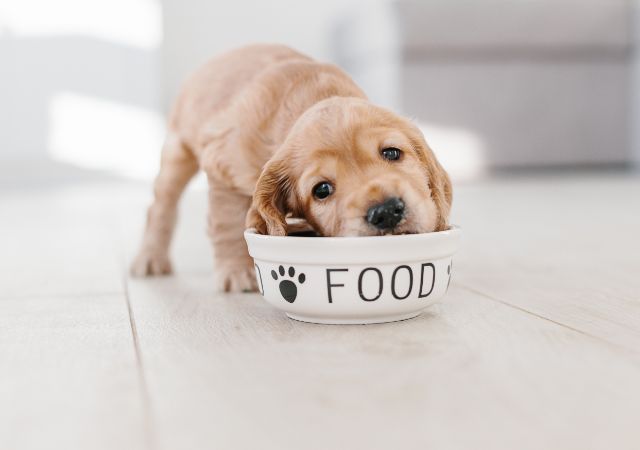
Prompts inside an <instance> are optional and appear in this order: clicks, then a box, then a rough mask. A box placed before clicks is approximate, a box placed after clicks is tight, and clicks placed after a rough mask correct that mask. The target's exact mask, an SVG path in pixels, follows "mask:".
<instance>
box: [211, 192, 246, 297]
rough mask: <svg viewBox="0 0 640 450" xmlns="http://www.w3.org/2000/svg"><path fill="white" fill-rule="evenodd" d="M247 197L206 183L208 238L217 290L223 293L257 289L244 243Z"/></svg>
mask: <svg viewBox="0 0 640 450" xmlns="http://www.w3.org/2000/svg"><path fill="white" fill-rule="evenodd" d="M249 206H251V197H248V196H246V195H242V194H238V193H236V192H232V191H231V190H229V189H225V188H223V187H219V186H216V185H215V184H214V182H213V181H212V180H210V181H209V227H208V228H209V236H210V237H211V242H212V244H213V252H214V259H215V271H216V274H217V282H218V288H219V289H220V290H223V291H225V292H242V291H245V292H246V291H256V290H257V289H258V286H257V282H256V276H255V271H254V267H253V260H252V259H251V257H250V256H249V253H248V252H247V244H246V243H245V241H244V236H243V232H244V229H245V226H244V225H245V217H246V215H247V211H248V210H249Z"/></svg>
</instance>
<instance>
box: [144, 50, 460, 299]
mask: <svg viewBox="0 0 640 450" xmlns="http://www.w3.org/2000/svg"><path fill="white" fill-rule="evenodd" d="M198 168H201V169H202V170H204V172H205V173H206V175H207V177H208V182H209V218H208V231H209V234H210V237H211V241H212V243H213V247H214V254H215V267H216V271H217V273H218V276H219V287H220V288H221V289H223V290H224V291H253V290H256V279H255V276H254V269H253V263H252V261H251V258H250V257H249V254H248V253H247V248H246V245H245V242H244V238H243V231H244V229H245V228H246V227H255V228H256V229H257V230H258V232H260V233H263V234H270V235H276V236H283V235H286V234H287V222H286V218H288V217H297V218H302V219H304V220H306V222H307V223H308V224H309V225H310V226H311V227H313V229H314V230H315V231H316V232H317V233H318V234H319V235H321V236H365V235H383V234H401V233H426V232H431V231H439V230H444V229H446V228H447V226H448V225H447V219H448V215H449V210H450V207H451V183H450V181H449V177H448V176H447V173H446V172H445V171H444V170H443V169H442V167H441V166H440V164H439V163H438V161H437V160H436V158H435V156H434V154H433V152H432V151H431V149H430V148H429V146H428V145H427V143H426V142H425V139H424V137H423V136H422V133H421V132H420V131H419V130H418V128H416V126H415V125H413V124H412V123H411V122H410V121H408V120H407V119H405V118H402V117H400V116H398V115H396V114H394V113H392V112H390V111H388V110H386V109H383V108H380V107H378V106H375V105H373V104H371V103H369V102H368V101H367V98H366V96H365V94H364V93H363V92H362V90H360V88H359V87H358V86H357V85H356V84H355V83H354V82H353V81H352V80H351V79H350V78H349V76H348V75H346V74H345V73H344V72H343V71H342V70H340V69H339V68H338V67H336V66H333V65H331V64H324V63H320V62H317V61H314V60H312V59H311V58H309V57H307V56H305V55H303V54H300V53H298V52H296V51H295V50H292V49H290V48H287V47H284V46H276V45H254V46H249V47H245V48H241V49H238V50H234V51H231V52H230V53H227V54H225V55H223V56H220V57H218V58H216V59H213V60H212V61H210V62H209V63H207V64H206V65H205V66H203V67H202V68H201V69H199V70H198V71H197V72H195V73H194V74H193V75H192V76H191V77H190V78H189V79H188V80H187V81H186V82H185V84H184V87H183V89H182V92H181V93H180V95H179V97H178V99H177V101H176V103H175V106H174V108H173V111H172V112H171V114H170V118H169V122H168V135H167V139H166V143H165V145H164V148H163V152H162V161H161V168H160V173H159V174H158V176H157V178H156V181H155V186H154V194H155V199H154V201H153V204H152V205H151V207H150V208H149V211H148V215H147V224H146V230H145V234H144V239H143V242H142V247H141V249H140V252H139V254H138V256H137V257H136V258H135V261H134V262H133V265H132V273H133V274H134V275H137V276H146V275H162V274H168V273H170V272H171V264H170V262H169V255H168V253H169V244H170V241H171V236H172V234H173V229H174V225H175V222H176V207H177V203H178V200H179V198H180V195H181V193H182V191H183V189H184V188H185V186H186V185H187V183H188V181H189V180H190V179H191V177H193V175H194V174H195V173H196V172H197V170H198Z"/></svg>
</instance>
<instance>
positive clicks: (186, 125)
mask: <svg viewBox="0 0 640 450" xmlns="http://www.w3.org/2000/svg"><path fill="white" fill-rule="evenodd" d="M287 61H292V62H293V61H312V59H311V58H309V57H308V56H306V55H303V54H302V53H299V52H297V51H295V50H293V49H291V48H289V47H286V46H284V45H272V44H255V45H250V46H246V47H241V48H238V49H235V50H232V51H230V52H227V53H225V54H222V55H220V56H217V57H215V58H213V59H211V60H210V61H208V62H207V63H205V64H204V65H203V66H201V67H200V68H199V69H197V70H196V71H195V72H193V73H192V74H191V76H189V77H188V78H187V79H186V80H185V81H184V83H183V85H182V89H181V91H180V93H179V95H178V98H177V99H176V102H175V104H174V107H173V109H172V111H171V113H170V116H169V128H170V129H171V130H172V131H174V132H177V133H178V134H179V135H180V136H181V138H182V139H183V140H184V142H185V143H187V144H189V146H190V147H192V148H193V147H194V146H195V144H196V143H195V141H196V140H197V137H198V133H199V131H200V126H201V125H202V124H203V123H206V122H207V121H208V120H209V118H212V117H214V116H215V115H217V114H219V113H221V112H223V111H224V110H225V109H226V108H228V107H229V105H230V103H231V101H232V99H233V98H234V97H235V96H237V94H238V93H239V92H241V91H242V90H243V89H244V88H245V87H246V86H247V85H249V84H250V83H251V81H252V80H254V79H255V78H256V77H258V76H259V75H260V74H261V73H262V72H263V71H264V70H267V69H268V68H269V67H272V66H273V65H274V64H278V63H282V62H287Z"/></svg>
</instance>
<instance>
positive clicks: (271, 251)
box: [244, 225, 461, 265]
mask: <svg viewBox="0 0 640 450" xmlns="http://www.w3.org/2000/svg"><path fill="white" fill-rule="evenodd" d="M244 237H245V240H246V242H247V246H248V249H249V254H250V255H251V256H252V257H253V258H255V259H258V260H263V261H271V262H281V263H298V264H326V265H338V264H367V263H378V264H392V263H398V262H413V261H428V260H435V259H441V258H445V257H448V256H451V255H453V254H454V253H455V252H456V251H457V250H458V247H459V245H460V238H461V230H460V227H459V226H457V225H451V226H450V227H449V229H448V230H445V231H436V232H432V233H419V234H402V235H389V236H347V237H344V236H341V237H306V236H269V235H264V234H258V233H257V232H256V230H255V229H254V228H249V229H247V230H245V232H244ZM381 255H383V256H381Z"/></svg>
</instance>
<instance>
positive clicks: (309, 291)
mask: <svg viewBox="0 0 640 450" xmlns="http://www.w3.org/2000/svg"><path fill="white" fill-rule="evenodd" d="M244 236H245V239H246V241H247V245H248V247H249V254H250V255H251V256H252V257H253V260H254V263H255V268H256V278H257V280H258V288H259V289H260V293H261V294H262V295H263V296H264V298H265V299H266V300H267V301H268V302H269V303H271V304H272V305H273V306H275V307H276V308H278V309H281V310H283V311H284V312H285V313H286V314H287V316H289V317H290V318H292V319H296V320H301V321H304V322H314V323H329V324H365V323H381V322H392V321H396V320H404V319H409V318H412V317H415V316H417V315H419V314H420V313H421V312H422V310H423V309H424V308H426V307H427V306H429V305H431V304H433V303H434V302H436V301H437V300H439V299H440V298H442V297H443V296H444V295H445V293H446V292H447V289H448V287H449V282H450V280H451V270H452V264H451V261H452V256H453V254H454V253H455V252H456V250H457V249H458V246H459V242H460V229H459V228H457V227H452V228H451V229H449V230H447V231H441V232H437V233H426V234H409V235H399V236H375V237H329V238H325V237H299V236H286V237H275V236H265V235H261V234H257V233H256V232H255V230H253V229H250V230H247V231H245V233H244Z"/></svg>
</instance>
